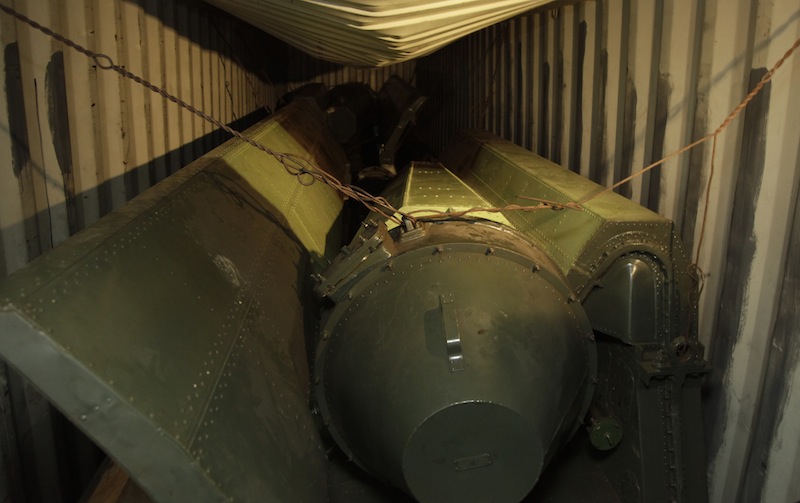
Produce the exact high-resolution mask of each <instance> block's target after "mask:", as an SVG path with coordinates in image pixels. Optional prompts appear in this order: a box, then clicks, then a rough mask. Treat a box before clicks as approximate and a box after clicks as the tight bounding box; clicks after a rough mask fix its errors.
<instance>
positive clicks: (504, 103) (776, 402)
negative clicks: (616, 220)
mask: <svg viewBox="0 0 800 503" xmlns="http://www.w3.org/2000/svg"><path fill="white" fill-rule="evenodd" d="M798 38H800V3H798V2H797V1H796V0H725V1H722V0H639V1H636V0H598V1H587V2H582V3H577V4H572V5H566V6H562V7H561V8H551V9H547V10H541V11H536V12H534V13H532V14H529V15H524V16H520V17H517V18H515V19H513V20H511V21H508V22H505V23H502V24H500V25H496V26H494V27H492V28H489V29H486V30H484V31H482V32H480V33H478V34H476V35H475V36H471V37H469V38H467V39H464V40H461V41H459V42H457V43H455V44H453V45H451V46H449V47H447V48H445V49H443V50H442V51H439V52H438V53H436V54H433V55H432V56H430V57H428V58H426V59H424V60H421V61H420V62H419V63H418V65H417V84H418V86H419V87H420V88H422V89H423V91H424V92H426V93H427V94H429V95H431V96H432V97H433V98H432V100H431V102H432V103H435V104H436V105H437V107H438V108H437V111H436V114H435V117H436V123H435V127H434V134H433V137H435V138H437V139H438V140H439V141H442V142H443V141H446V139H447V138H448V137H449V136H451V135H452V133H453V131H455V130H456V129H458V128H487V129H490V130H492V131H494V132H495V133H497V134H499V135H501V136H504V137H506V138H508V139H510V140H513V141H514V142H516V143H518V144H521V145H523V146H525V147H527V148H529V149H532V150H534V151H536V152H538V153H540V154H541V155H543V156H545V157H548V158H550V159H552V160H554V161H556V162H559V163H561V164H563V165H565V166H567V167H569V168H570V169H573V170H575V171H579V172H580V173H581V174H583V175H585V176H587V177H589V178H591V179H593V180H595V181H597V182H599V183H601V184H604V185H609V184H611V183H613V182H615V181H618V180H620V179H622V178H624V177H626V176H627V175H629V174H630V173H632V172H634V171H636V170H638V169H641V168H643V167H645V166H647V165H648V164H650V163H651V162H653V161H656V160H659V159H661V158H662V157H664V156H665V155H667V154H669V153H671V152H674V151H676V150H678V149H679V148H681V147H682V146H684V145H687V144H689V143H691V142H692V141H694V140H696V139H699V138H701V137H703V136H705V135H706V134H708V133H712V132H713V131H714V130H715V129H716V128H717V127H718V126H719V125H720V124H721V123H722V122H723V120H724V119H725V118H726V116H727V115H728V114H729V113H730V112H731V111H732V110H733V109H734V108H735V107H736V106H737V105H738V104H739V102H740V101H741V100H742V99H743V98H744V97H745V95H747V94H748V91H749V90H750V89H752V88H753V87H754V86H755V84H757V83H758V82H759V80H761V78H762V77H763V76H764V74H765V73H767V71H768V70H769V68H771V67H772V65H773V64H774V63H775V62H776V61H777V60H779V59H780V58H781V57H782V56H783V55H784V53H785V51H787V49H789V48H790V47H791V46H792V45H793V44H794V43H795V41H796V40H797V39H798ZM799 88H800V51H799V52H798V53H796V54H794V55H793V56H792V57H791V58H790V59H789V60H787V61H786V63H785V64H784V65H783V67H782V68H781V69H780V70H779V72H778V73H777V74H776V75H775V77H774V78H773V80H772V81H771V82H769V83H768V84H767V85H766V86H765V87H764V89H763V90H762V92H761V93H760V94H758V95H757V96H756V98H755V99H754V100H753V101H752V102H751V103H750V105H749V106H748V107H747V109H746V110H745V111H744V112H743V113H741V114H740V115H739V116H738V118H737V119H736V120H735V121H733V122H731V123H730V125H729V126H728V127H727V128H726V129H725V130H724V131H723V132H722V133H721V134H720V135H719V137H718V144H717V152H716V162H715V173H714V176H713V179H711V178H712V177H711V175H710V171H709V170H710V166H711V151H712V144H711V143H710V142H708V143H705V144H703V145H701V146H699V147H697V148H695V149H694V150H692V151H690V152H688V153H686V154H683V155H681V156H678V157H675V158H673V159H671V160H670V161H668V162H667V163H665V164H664V165H662V166H661V167H659V168H657V169H655V170H653V171H651V172H649V173H648V174H646V175H644V176H641V177H639V178H636V179H635V180H634V181H633V182H632V183H630V184H628V185H625V186H623V187H621V188H620V189H619V191H620V192H621V193H622V194H624V195H626V196H628V197H630V198H632V199H634V200H635V201H638V202H640V203H641V204H643V205H645V206H648V207H650V208H651V209H653V210H656V211H658V212H659V213H661V214H662V215H665V216H667V217H669V218H672V219H674V221H675V223H676V226H677V230H678V235H679V236H681V238H682V239H683V241H684V243H685V244H686V245H687V249H688V250H693V255H692V256H695V254H697V255H699V260H698V265H699V266H700V267H701V268H702V269H703V271H704V272H705V287H704V289H703V292H702V297H701V299H700V310H701V320H700V334H701V338H702V340H703V342H704V344H705V345H706V347H707V354H708V358H709V359H710V362H711V364H712V365H713V367H714V371H713V374H712V376H711V377H710V379H709V380H708V386H707V393H706V401H705V409H706V414H705V420H706V428H707V444H708V457H709V475H710V479H709V480H710V494H711V501H712V502H731V501H739V502H751V501H765V502H770V503H772V502H785V503H794V502H796V501H798V500H800V477H798V476H797V475H798V474H800V369H799V368H798V367H799V366H800V260H798V257H800V204H798V184H799V183H800V147H798V145H800V92H798V89H799ZM710 179H711V180H710ZM709 181H710V183H711V190H710V193H709V197H708V200H706V196H705V187H706V184H708V183H709ZM706 206H707V207H708V216H707V219H706V222H705V233H704V239H701V235H702V234H703V230H702V229H703V225H702V224H703V220H704V217H703V215H704V211H705V208H706ZM701 240H702V248H701V249H700V250H699V253H698V251H697V248H698V247H699V246H701V245H700V241H701Z"/></svg>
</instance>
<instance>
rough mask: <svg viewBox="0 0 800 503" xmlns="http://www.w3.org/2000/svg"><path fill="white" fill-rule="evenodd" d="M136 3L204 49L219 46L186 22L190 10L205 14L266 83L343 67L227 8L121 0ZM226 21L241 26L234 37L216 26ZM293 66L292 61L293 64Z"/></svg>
mask: <svg viewBox="0 0 800 503" xmlns="http://www.w3.org/2000/svg"><path fill="white" fill-rule="evenodd" d="M123 1H125V2H128V3H132V4H135V5H137V6H138V7H139V8H141V9H143V10H144V11H145V12H146V13H147V14H149V15H151V16H153V17H155V18H157V19H158V20H159V21H160V22H161V23H162V24H163V25H164V26H168V27H170V28H172V29H173V30H175V32H176V33H178V34H179V35H180V36H181V37H185V38H187V39H189V40H191V41H192V42H194V43H196V44H199V45H200V46H201V47H203V48H205V49H213V50H220V49H222V48H220V47H209V45H210V44H209V37H207V36H202V35H201V34H200V32H199V30H198V29H197V26H196V25H193V24H191V23H189V21H188V16H189V13H190V12H191V13H192V15H194V13H199V14H200V16H203V17H207V18H208V22H209V25H210V26H211V29H213V30H215V31H216V33H217V35H218V36H219V37H220V38H221V39H222V40H223V41H224V42H223V43H225V44H227V48H226V49H227V51H225V52H229V53H230V54H231V57H232V58H234V60H235V61H236V62H237V63H239V64H240V65H241V66H243V67H244V68H245V69H247V70H248V71H250V72H252V73H253V74H255V75H259V76H261V77H262V79H263V81H264V83H266V84H270V85H283V84H290V83H292V82H296V81H306V80H313V79H314V78H315V77H317V76H319V75H322V74H324V73H329V72H332V71H334V70H337V69H341V68H343V65H340V64H337V63H331V62H328V61H322V60H318V59H316V58H314V57H312V56H310V55H308V54H306V53H304V52H302V51H300V50H298V49H295V48H294V47H292V46H290V45H288V44H286V43H285V42H284V41H282V40H280V39H277V38H275V37H273V36H272V35H270V34H268V33H266V32H264V31H261V30H260V29H258V28H256V27H254V26H252V25H250V24H247V20H246V19H245V20H242V19H239V18H237V17H235V16H232V15H231V14H228V13H227V12H225V11H223V10H221V9H218V8H216V7H213V6H211V5H208V4H206V3H204V2H197V1H191V0H166V1H159V2H150V1H146V0H123ZM226 23H230V24H239V25H241V27H242V28H243V29H236V30H231V32H233V33H234V34H235V37H236V40H230V39H226V38H225V31H223V30H221V29H220V27H221V26H223V25H224V24H226ZM301 58H308V59H309V60H310V62H311V63H312V64H305V65H301V67H299V68H294V69H293V70H292V71H291V75H290V71H289V67H290V62H291V61H293V60H297V59H301ZM295 66H296V65H295Z"/></svg>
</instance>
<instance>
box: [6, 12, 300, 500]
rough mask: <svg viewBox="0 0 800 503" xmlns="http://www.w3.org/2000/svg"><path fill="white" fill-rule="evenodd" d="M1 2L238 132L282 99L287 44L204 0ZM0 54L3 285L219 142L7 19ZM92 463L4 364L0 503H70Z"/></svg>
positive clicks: (207, 128) (88, 447)
mask: <svg viewBox="0 0 800 503" xmlns="http://www.w3.org/2000/svg"><path fill="white" fill-rule="evenodd" d="M1 1H2V3H3V4H4V5H6V6H10V7H12V8H15V9H16V10H18V11H19V12H21V13H23V14H25V15H27V16H29V17H31V18H33V19H35V20H36V21H38V22H40V23H42V24H44V25H47V26H49V27H50V28H52V29H54V30H55V31H57V32H60V33H62V34H64V35H66V36H67V37H69V38H70V39H72V40H74V41H75V42H77V43H79V44H81V45H83V46H86V47H88V48H90V49H91V50H93V51H96V52H100V53H104V54H106V55H108V56H109V57H111V58H112V59H113V60H114V62H116V63H118V64H120V65H123V66H124V67H125V68H127V69H128V70H130V71H132V72H133V73H135V74H138V75H140V76H142V77H144V78H145V79H148V80H150V81H152V82H153V83H154V84H156V85H158V86H161V87H163V88H164V89H166V90H167V91H169V92H171V93H173V94H175V95H177V96H178V97H179V98H181V99H184V100H186V101H188V102H190V103H193V104H195V105H197V106H198V107H199V108H201V109H203V110H205V111H206V112H208V113H210V114H212V115H213V116H215V117H217V118H218V119H220V120H221V121H223V122H225V123H233V124H234V125H236V126H237V127H244V126H246V125H248V123H251V122H253V120H255V119H256V118H258V117H259V116H260V117H263V116H266V114H267V111H268V108H269V107H272V106H274V104H275V102H276V99H277V97H278V96H280V95H282V94H283V93H284V92H285V90H286V82H285V68H284V66H285V63H284V61H285V55H286V46H285V45H284V44H283V43H278V42H277V41H275V40H274V39H272V38H271V37H268V36H266V35H265V34H263V33H262V32H260V31H257V30H255V29H253V28H251V27H249V26H248V25H246V24H244V23H243V22H241V21H239V20H237V19H235V18H233V17H231V16H229V15H227V14H225V13H223V12H222V11H219V10H217V9H215V8H211V7H209V6H207V5H205V4H203V3H201V2H196V1H191V0H168V1H164V0H113V1H112V0H1ZM0 48H1V49H2V51H0V68H2V75H1V76H0V78H2V86H1V87H2V91H0V277H3V276H4V275H6V274H9V273H11V272H13V271H14V270H16V269H18V268H20V267H22V266H23V265H25V264H26V263H27V262H28V261H30V260H32V259H33V258H35V257H37V256H38V255H40V254H42V253H45V252H46V251H47V250H49V249H50V248H52V247H54V246H56V245H58V244H59V243H60V242H62V241H64V240H65V239H67V238H68V237H69V236H70V235H72V234H74V233H75V232H77V231H78V230H80V229H82V228H84V227H86V226H88V225H90V224H92V223H93V222H95V221H97V220H98V218H99V217H101V216H103V215H104V214H106V213H108V212H109V211H111V210H112V209H113V208H116V207H118V206H119V205H121V204H122V203H124V202H125V201H127V200H129V199H130V198H132V197H134V196H135V195H136V194H138V193H139V192H141V191H143V190H144V189H146V188H148V187H149V186H151V185H153V184H154V183H156V182H158V181H160V180H161V179H163V178H165V177H166V176H168V175H169V174H170V173H173V172H174V171H176V170H178V169H180V168H181V167H182V166H184V165H186V164H188V163H189V162H190V161H191V160H193V159H195V158H196V157H198V156H200V155H201V154H203V153H204V152H206V151H208V150H210V149H211V148H213V147H214V146H216V145H218V144H220V143H221V142H222V141H224V140H225V139H226V136H225V135H224V134H223V133H221V132H220V131H217V130H215V128H213V127H212V126H211V125H210V124H208V123H206V122H204V121H202V120H200V119H199V118H197V117H195V116H193V115H191V114H189V113H187V112H185V111H182V110H180V109H179V108H178V107H177V106H176V105H174V104H173V103H170V102H167V101H166V100H164V99H163V98H161V97H160V96H157V95H155V94H153V93H152V92H150V91H147V90H145V89H144V88H143V87H141V86H140V85H138V84H136V83H134V82H132V81H130V80H127V79H123V78H120V77H119V75H117V74H115V73H113V72H110V71H105V70H102V69H100V68H98V67H97V66H96V65H95V63H94V62H93V61H92V60H90V59H89V58H87V57H86V56H84V55H82V54H80V53H78V52H76V51H74V50H72V49H70V48H68V47H65V46H64V45H62V44H60V43H58V42H55V41H54V40H53V39H51V38H50V37H47V36H45V35H44V34H42V33H41V32H39V31H36V30H34V29H32V28H30V27H29V26H28V25H26V24H24V23H22V22H20V21H15V20H14V19H13V18H12V17H10V16H8V15H6V14H4V13H0ZM265 107H266V108H265ZM0 336H2V334H0ZM99 455H100V454H99V453H98V452H97V451H96V450H95V448H94V447H93V446H92V444H91V443H90V442H89V441H88V440H86V439H84V438H83V437H82V436H81V435H79V434H77V433H76V431H75V430H74V428H73V427H72V426H71V425H69V423H68V422H67V421H66V420H64V419H63V417H61V416H60V415H59V414H57V413H55V412H54V411H53V410H52V408H51V407H50V406H49V405H48V404H47V402H46V401H45V400H44V399H43V398H41V397H40V396H39V395H38V393H36V391H35V390H33V389H32V388H31V386H30V385H29V384H28V383H27V382H25V381H24V380H22V379H20V378H19V377H18V376H17V375H16V374H14V373H13V372H10V373H8V374H6V371H5V368H4V365H2V364H0V502H3V503H5V502H9V503H11V502H21V501H28V502H37V501H40V502H48V503H57V502H60V501H75V500H76V499H77V497H78V496H80V492H81V491H82V489H83V487H84V486H85V484H86V483H87V481H88V480H90V479H91V478H92V477H93V475H94V470H95V469H96V467H97V462H98V461H99V459H100V458H99Z"/></svg>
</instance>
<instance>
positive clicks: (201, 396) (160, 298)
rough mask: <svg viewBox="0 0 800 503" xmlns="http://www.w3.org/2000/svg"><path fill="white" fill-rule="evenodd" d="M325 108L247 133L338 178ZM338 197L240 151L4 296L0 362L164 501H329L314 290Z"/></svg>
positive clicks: (208, 164) (62, 252)
mask: <svg viewBox="0 0 800 503" xmlns="http://www.w3.org/2000/svg"><path fill="white" fill-rule="evenodd" d="M323 120H324V118H323V116H322V114H321V112H319V111H318V110H317V109H316V108H315V107H312V106H308V105H303V104H299V103H298V104H294V105H292V107H287V108H286V109H284V110H283V111H281V112H280V113H278V114H276V115H274V116H272V118H270V119H269V120H267V121H264V122H262V123H260V124H258V125H256V126H254V127H253V128H251V129H249V130H248V131H247V133H246V134H247V135H249V136H250V137H251V138H253V139H255V140H256V141H260V142H263V143H266V144H269V145H271V146H272V147H273V148H275V149H276V150H279V151H282V152H290V153H295V154H298V155H303V156H308V157H310V158H311V159H313V160H314V162H315V163H317V165H319V166H321V167H323V168H324V169H327V170H329V171H330V172H332V173H337V172H338V173H341V172H342V170H343V168H344V158H343V156H342V154H341V152H340V151H339V150H338V147H337V146H336V144H335V143H333V141H332V140H331V139H330V137H329V135H328V133H327V131H326V130H325V129H324V128H323V126H322V125H323V124H324V122H323ZM341 208H342V202H341V199H340V197H339V195H338V194H337V193H336V192H335V191H334V190H333V189H331V188H330V187H328V186H326V185H323V184H314V185H312V186H304V185H302V184H299V183H297V180H296V179H295V177H294V176H291V175H290V174H289V173H288V172H287V171H286V170H285V169H284V167H283V166H282V165H281V164H280V163H278V162H277V161H276V160H275V159H274V158H273V157H271V156H269V155H267V154H265V153H264V152H261V151H259V150H257V149H255V148H252V147H250V146H249V145H246V144H244V142H242V141H238V140H236V141H230V142H228V143H226V144H225V145H223V146H221V147H219V148H218V149H216V150H214V151H213V152H211V153H209V154H208V155H206V156H204V157H202V158H201V159H199V160H198V161H196V162H194V163H192V164H190V165H189V166H187V167H185V168H184V169H183V170H181V171H180V172H178V173H176V174H175V175H173V176H171V177H170V178H169V179H167V180H165V181H164V182H162V183H160V184H159V185H157V186H156V187H154V188H153V189H150V190H149V191H147V192H146V193H145V194H143V195H142V196H140V197H138V198H136V199H134V200H133V201H131V202H130V203H128V204H127V205H125V206H124V207H122V208H120V209H119V210H117V211H115V212H113V213H112V214H110V215H109V216H107V217H106V218H104V219H103V220H101V221H100V222H99V223H98V224H97V225H94V226H93V227H91V228H89V229H86V230H85V231H83V232H80V233H79V234H77V235H76V236H74V237H73V238H71V239H70V240H69V241H67V242H66V243H64V244H63V245H61V246H59V247H58V248H57V249H55V250H53V252H52V253H50V254H48V255H47V256H44V257H42V258H41V259H39V260H36V261H34V262H33V263H31V264H30V265H29V266H28V267H26V268H25V269H23V270H21V271H19V272H18V273H16V274H14V275H12V276H11V277H9V278H8V279H7V280H6V281H5V282H3V283H2V285H1V286H0V352H2V355H3V357H4V358H5V359H6V360H7V361H8V362H9V363H10V364H11V365H13V366H14V367H15V368H16V369H17V370H18V371H19V372H20V373H22V374H23V375H24V376H26V377H27V378H28V379H30V380H31V381H32V382H33V383H34V384H35V385H36V386H37V387H38V388H39V389H40V390H41V391H42V392H43V393H44V395H45V396H46V397H47V398H48V399H50V400H51V401H52V402H53V403H54V404H55V405H56V406H57V407H58V408H59V409H61V410H62V411H63V412H64V414H65V415H66V416H67V417H69V418H70V419H71V420H72V421H74V422H75V423H76V424H77V425H78V426H79V427H80V428H81V429H83V430H84V431H85V432H86V433H87V434H88V435H89V436H90V437H91V438H93V439H94V440H95V442H97V444H98V445H100V446H101V447H102V448H103V449H104V450H105V451H106V452H108V453H109V454H110V455H111V456H112V457H114V458H115V459H116V461H117V462H119V463H120V464H121V465H122V466H123V467H125V469H126V470H127V471H128V472H129V473H130V474H131V475H132V477H133V478H134V479H135V480H136V481H137V482H138V483H139V484H140V485H141V486H142V487H143V488H144V489H145V490H146V491H147V492H148V493H149V494H150V495H151V496H152V497H153V498H154V499H155V500H156V501H175V502H186V501H191V502H201V501H229V500H233V501H318V502H322V501H325V500H326V494H327V486H326V464H325V463H326V461H325V455H324V451H323V448H322V444H321V443H320V439H319V436H318V434H317V431H316V429H315V427H314V423H313V421H312V419H311V415H310V414H309V412H308V366H307V363H306V362H307V358H306V352H305V349H304V347H305V344H304V340H305V333H304V323H305V314H306V313H305V312H304V303H305V301H306V300H307V299H306V298H305V297H304V285H305V284H306V283H307V281H306V280H307V278H308V277H309V275H310V274H311V273H313V272H314V271H315V270H318V268H319V267H320V266H321V264H322V263H323V262H324V257H325V256H326V255H328V256H330V255H333V254H334V253H335V251H336V250H337V249H338V247H339V243H340V241H341V238H340V234H339V232H340V231H339V225H338V219H339V213H340V211H341Z"/></svg>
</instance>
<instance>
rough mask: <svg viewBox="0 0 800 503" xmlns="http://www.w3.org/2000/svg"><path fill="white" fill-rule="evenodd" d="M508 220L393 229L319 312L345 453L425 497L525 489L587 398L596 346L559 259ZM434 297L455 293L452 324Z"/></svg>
mask: <svg viewBox="0 0 800 503" xmlns="http://www.w3.org/2000/svg"><path fill="white" fill-rule="evenodd" d="M509 232H510V231H508V230H503V229H502V228H501V227H500V226H497V225H496V224H492V225H489V224H483V223H466V222H448V223H446V224H436V225H430V226H426V227H425V228H424V232H423V233H422V234H423V235H422V236H421V237H419V238H417V239H415V240H412V241H406V242H404V241H403V239H402V238H401V237H400V236H399V229H396V230H395V231H394V234H393V235H394V236H395V238H396V241H395V242H394V243H393V244H394V247H393V245H392V243H391V240H384V244H383V245H382V246H385V247H387V249H389V250H391V251H392V256H391V257H390V258H387V259H385V260H383V261H381V263H377V264H374V265H373V267H372V268H371V269H369V270H368V271H365V272H363V273H362V274H361V275H360V276H359V277H358V278H357V280H356V281H354V282H352V283H350V284H349V290H348V295H347V296H345V297H343V298H342V300H341V301H339V302H338V303H337V304H336V305H335V306H333V307H332V310H331V311H330V312H329V313H327V314H326V315H325V318H324V321H323V326H322V337H321V341H320V344H319V346H318V350H317V355H316V365H315V375H316V382H317V383H318V384H317V386H316V389H315V393H316V400H317V403H318V404H319V408H320V412H321V414H322V417H323V420H324V422H325V423H326V425H328V428H329V431H330V432H331V434H332V436H333V437H334V438H335V439H336V440H337V442H338V443H339V445H340V446H341V447H342V449H343V450H344V451H345V453H346V454H347V455H348V456H350V457H351V458H352V459H354V461H356V462H357V463H359V464H360V465H361V466H362V467H364V468H366V469H367V470H368V471H370V472H372V473H374V474H376V475H377V476H378V477H381V478H384V479H386V480H388V481H390V482H391V483H392V484H394V485H396V486H397V487H401V488H404V489H405V490H406V491H408V492H409V493H411V494H413V495H414V497H416V498H417V499H419V500H421V501H441V500H442V499H449V500H458V501H484V500H486V498H496V499H497V500H499V501H500V500H502V501H505V500H507V501H516V500H519V499H521V498H522V497H523V496H524V495H525V494H527V492H528V491H529V490H530V488H531V487H532V486H533V484H534V483H535V481H536V478H537V474H538V473H539V472H540V471H541V469H542V467H543V466H544V464H546V463H547V462H548V461H549V459H550V458H551V457H552V455H553V454H554V453H555V451H556V450H557V449H558V447H559V446H560V445H562V444H563V442H564V441H565V440H566V439H567V438H569V436H570V435H571V434H572V433H573V432H574V431H575V429H576V428H577V425H578V423H579V421H580V419H581V418H582V417H583V413H584V412H585V410H586V407H588V402H589V399H590V397H591V389H592V387H593V383H592V376H593V375H594V371H595V370H594V369H595V360H594V358H595V357H594V348H593V346H594V344H593V341H592V338H591V330H590V328H589V325H588V322H587V320H586V318H585V315H584V314H583V310H582V309H581V307H580V304H579V303H577V302H573V300H574V296H573V295H572V292H571V291H570V290H569V288H568V287H567V286H566V284H565V283H564V280H563V277H562V276H561V274H560V272H559V271H558V269H557V268H556V267H555V265H554V264H552V262H551V261H550V260H549V259H547V258H546V257H543V256H538V257H539V258H543V260H540V261H538V262H537V261H536V260H534V259H532V258H531V255H534V256H537V255H536V252H531V250H530V246H529V245H525V242H524V241H521V240H520V241H512V240H511V239H510V238H509V236H508V233H509ZM439 233H441V235H439V236H437V234H439ZM513 235H514V236H515V237H516V238H517V239H519V236H518V235H516V234H513ZM512 242H513V243H514V245H519V244H522V245H523V246H522V248H523V251H522V252H518V251H516V250H515V246H510V245H511V243H512ZM500 243H502V244H504V245H505V246H508V248H506V247H503V246H501V245H500ZM489 250H491V252H489ZM335 266H336V263H334V266H333V267H335ZM465 271H469V273H468V274H465ZM443 298H446V299H451V302H452V303H454V304H455V309H453V310H452V312H450V317H451V318H453V319H450V320H449V321H450V323H449V324H448V320H447V319H444V318H445V317H446V314H445V312H444V310H443V307H442V299H443ZM376 313H380V316H376ZM454 325H457V327H458V328H457V330H458V335H459V340H460V349H461V357H462V358H460V359H459V364H460V367H462V368H461V369H458V370H457V371H456V372H453V371H452V370H453V368H452V358H451V356H452V355H451V353H448V344H447V339H448V338H449V336H450V333H449V332H448V328H447V327H448V326H450V327H451V328H450V330H452V327H453V326H454ZM567 362H569V363H567ZM542 404H547V406H546V407H543V406H542ZM491 432H494V433H491ZM511 439H513V440H511ZM487 459H489V460H490V462H487V461H486V460H487ZM466 466H469V467H470V468H469V469H465V467H466Z"/></svg>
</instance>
